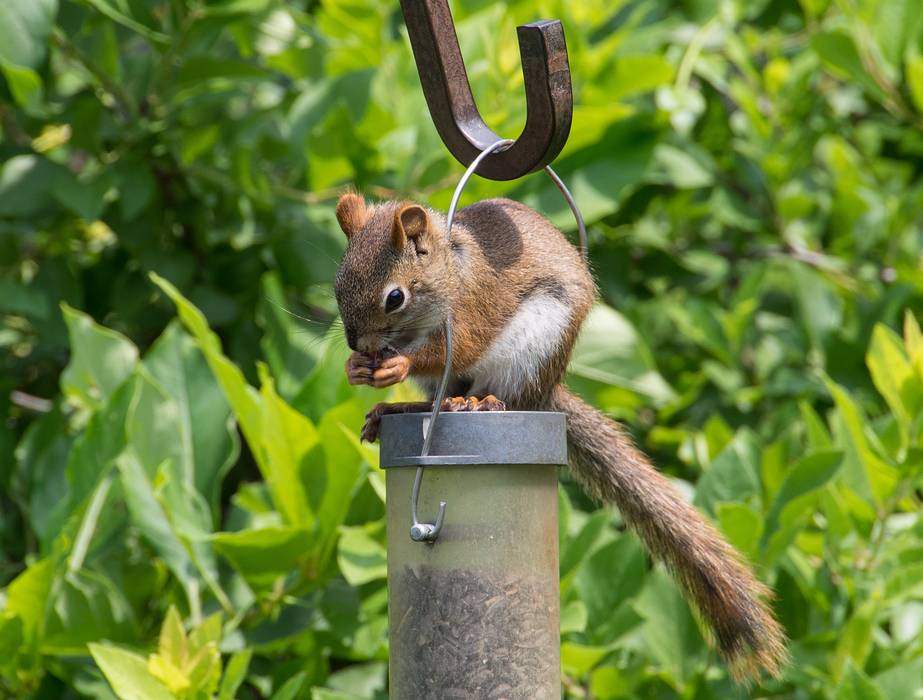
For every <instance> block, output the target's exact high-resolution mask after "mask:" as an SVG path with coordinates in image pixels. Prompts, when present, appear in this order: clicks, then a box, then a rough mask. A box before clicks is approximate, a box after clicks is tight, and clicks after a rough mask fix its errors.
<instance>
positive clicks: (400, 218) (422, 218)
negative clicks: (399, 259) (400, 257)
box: [391, 204, 429, 250]
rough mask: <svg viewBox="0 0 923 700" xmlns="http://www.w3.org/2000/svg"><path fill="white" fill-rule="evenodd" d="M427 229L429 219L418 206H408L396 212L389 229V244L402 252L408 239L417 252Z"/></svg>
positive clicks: (424, 211)
mask: <svg viewBox="0 0 923 700" xmlns="http://www.w3.org/2000/svg"><path fill="white" fill-rule="evenodd" d="M428 229H429V217H428V216H427V214H426V210H425V209H424V208H423V207H421V206H420V205H419V204H408V205H407V206H405V207H402V208H401V209H400V210H398V212H397V214H396V215H395V217H394V226H393V227H392V228H391V244H392V245H393V246H394V247H395V248H396V249H397V250H403V249H404V245H405V244H406V243H407V239H408V238H409V239H410V240H411V241H413V244H414V245H415V246H416V247H417V249H418V250H419V248H420V243H421V242H422V241H421V239H422V238H423V236H424V235H425V234H426V232H427V230H428Z"/></svg>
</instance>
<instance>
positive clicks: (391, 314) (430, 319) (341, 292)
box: [336, 193, 451, 354]
mask: <svg viewBox="0 0 923 700" xmlns="http://www.w3.org/2000/svg"><path fill="white" fill-rule="evenodd" d="M336 216H337V221H339V223H340V228H342V229H343V233H345V234H346V238H347V239H348V241H349V242H348V244H347V246H346V253H345V254H344V256H343V260H342V261H341V262H340V267H339V269H338V270H337V275H336V298H337V304H338V305H339V307H340V316H341V317H342V319H343V325H344V327H345V329H346V341H347V343H348V344H349V347H350V348H352V349H353V350H359V351H360V352H380V351H383V350H390V351H392V352H396V353H399V354H407V353H409V352H412V351H414V350H415V349H417V348H419V347H420V346H421V345H423V344H424V343H425V342H426V340H427V339H428V338H429V337H430V336H431V335H432V334H433V333H435V332H437V331H439V330H440V329H441V328H442V324H443V323H444V322H445V319H446V315H447V313H448V309H449V301H448V300H449V290H448V289H447V285H448V284H449V283H450V279H451V278H450V271H451V260H450V252H449V246H448V245H447V243H446V241H445V231H444V230H443V228H444V227H443V226H442V225H440V222H439V221H437V220H436V219H435V216H436V215H434V214H433V213H432V212H429V211H427V210H426V209H424V208H423V207H421V206H420V205H418V204H408V203H406V202H387V203H383V204H376V205H367V204H366V203H365V200H363V198H362V197H361V196H359V195H357V194H353V193H350V194H345V195H343V196H342V197H340V201H339V202H338V203H337V210H336Z"/></svg>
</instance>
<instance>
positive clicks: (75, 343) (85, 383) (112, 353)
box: [61, 304, 138, 410]
mask: <svg viewBox="0 0 923 700" xmlns="http://www.w3.org/2000/svg"><path fill="white" fill-rule="evenodd" d="M61 309H62V311H63V313H64V322H65V323H66V324H67V331H68V334H69V336H70V343H71V359H70V362H69V363H68V365H67V367H66V368H65V369H64V372H63V373H62V374H61V389H62V391H63V392H64V394H65V395H66V396H68V397H70V398H72V399H73V400H75V401H76V402H77V403H78V404H80V405H81V406H83V407H84V408H87V409H90V410H93V409H96V408H99V407H100V406H101V405H102V404H103V403H105V402H106V400H108V399H109V398H110V397H111V396H112V394H113V393H114V392H115V390H116V389H117V388H118V387H119V385H120V384H121V383H122V382H123V381H125V379H126V378H127V377H128V375H129V374H131V371H132V369H134V367H135V364H136V363H137V361H138V349H137V348H136V347H135V346H134V344H133V343H132V342H131V341H130V340H128V338H126V337H125V336H123V335H121V334H120V333H116V332H115V331H112V330H109V329H108V328H104V327H102V326H100V325H98V324H97V323H95V322H94V321H93V319H92V318H90V317H89V316H88V315H87V314H85V313H83V312H82V311H78V310H76V309H73V308H71V307H70V306H68V305H67V304H62V305H61Z"/></svg>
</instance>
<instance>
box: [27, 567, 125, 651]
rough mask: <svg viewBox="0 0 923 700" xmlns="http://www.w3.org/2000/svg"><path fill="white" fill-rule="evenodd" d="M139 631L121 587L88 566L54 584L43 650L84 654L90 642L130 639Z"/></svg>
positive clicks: (68, 574)
mask: <svg viewBox="0 0 923 700" xmlns="http://www.w3.org/2000/svg"><path fill="white" fill-rule="evenodd" d="M138 634H139V630H138V624H137V621H136V619H135V615H134V611H132V609H131V605H130V604H129V602H128V600H127V599H126V597H125V594H124V593H123V591H122V590H121V589H120V588H119V586H118V585H117V584H116V583H115V582H113V581H112V580H111V579H110V578H108V577H107V576H105V575H103V574H100V573H97V572H95V571H92V570H90V569H86V568H85V569H82V570H81V571H78V572H72V573H67V574H66V575H65V576H63V577H62V579H61V580H60V581H59V582H58V583H57V585H55V588H54V594H53V603H52V611H51V615H49V619H48V625H47V627H46V630H45V638H44V640H43V643H42V653H44V654H50V655H55V656H72V655H85V654H86V645H87V644H88V643H89V642H93V641H96V640H98V639H108V640H110V641H113V642H129V641H132V640H134V639H137V637H138Z"/></svg>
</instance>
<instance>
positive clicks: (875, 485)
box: [825, 379, 897, 504]
mask: <svg viewBox="0 0 923 700" xmlns="http://www.w3.org/2000/svg"><path fill="white" fill-rule="evenodd" d="M825 382H826V384H827V389H828V390H829V391H830V394H831V396H832V397H833V401H834V403H835V404H836V408H837V416H838V417H839V419H840V426H841V428H842V429H841V430H839V431H838V435H837V437H838V440H837V444H838V445H839V446H841V447H842V448H843V449H844V452H845V456H846V458H845V461H844V463H843V464H844V470H843V478H844V479H845V481H846V483H847V485H848V486H849V487H850V488H852V489H853V490H854V491H855V492H856V493H858V494H859V495H860V496H862V497H863V498H865V499H866V500H868V501H870V502H875V503H878V504H881V503H882V502H883V501H884V500H885V499H886V498H887V497H888V496H889V495H890V494H891V492H892V491H893V489H894V484H895V483H896V482H897V471H896V470H895V469H894V467H892V466H891V465H890V464H888V463H887V462H885V461H884V460H883V459H881V458H880V457H879V456H878V455H877V454H876V453H875V452H874V451H873V449H872V444H871V441H870V440H869V437H868V435H867V434H866V430H867V429H868V421H867V420H866V418H865V416H864V415H863V414H862V411H861V410H860V408H859V406H858V405H856V403H855V402H854V401H853V399H852V397H851V396H850V395H849V394H848V393H847V392H846V390H845V389H843V388H842V387H841V386H839V385H837V384H835V383H833V382H832V381H830V380H829V379H825Z"/></svg>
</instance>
